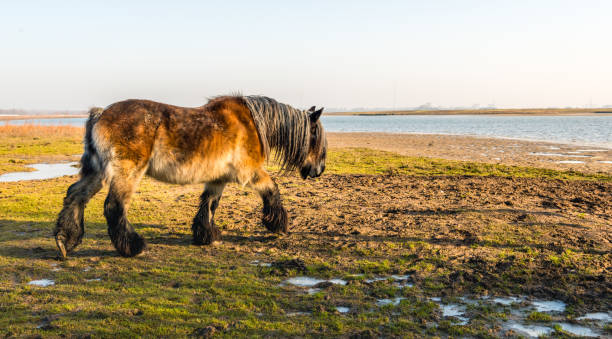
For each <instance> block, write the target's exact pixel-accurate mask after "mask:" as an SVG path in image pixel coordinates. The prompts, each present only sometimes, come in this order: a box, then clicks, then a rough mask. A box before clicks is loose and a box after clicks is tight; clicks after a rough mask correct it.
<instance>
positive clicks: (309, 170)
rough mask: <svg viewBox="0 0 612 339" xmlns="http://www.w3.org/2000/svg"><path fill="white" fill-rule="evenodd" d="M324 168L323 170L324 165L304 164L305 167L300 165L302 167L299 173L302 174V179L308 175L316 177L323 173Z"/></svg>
mask: <svg viewBox="0 0 612 339" xmlns="http://www.w3.org/2000/svg"><path fill="white" fill-rule="evenodd" d="M324 170H325V165H323V166H321V167H311V166H306V167H302V169H301V170H300V175H301V176H302V179H307V178H309V177H310V178H317V177H320V176H321V174H323V171H324Z"/></svg>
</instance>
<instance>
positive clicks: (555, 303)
mask: <svg viewBox="0 0 612 339" xmlns="http://www.w3.org/2000/svg"><path fill="white" fill-rule="evenodd" d="M531 305H533V306H534V307H535V309H536V310H537V311H538V312H563V311H565V303H564V302H563V301H559V300H535V301H532V302H531Z"/></svg>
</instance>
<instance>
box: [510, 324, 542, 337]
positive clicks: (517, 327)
mask: <svg viewBox="0 0 612 339" xmlns="http://www.w3.org/2000/svg"><path fill="white" fill-rule="evenodd" d="M506 328H508V329H511V330H513V331H516V332H518V333H519V334H524V335H527V336H529V337H531V338H537V337H539V336H542V335H548V334H550V333H552V331H553V329H552V328H550V327H545V326H539V325H523V324H519V323H516V322H512V323H510V324H509V325H507V326H506Z"/></svg>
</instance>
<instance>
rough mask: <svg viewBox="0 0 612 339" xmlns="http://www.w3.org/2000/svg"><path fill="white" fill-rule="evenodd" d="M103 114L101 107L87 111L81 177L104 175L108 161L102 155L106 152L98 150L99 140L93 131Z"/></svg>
mask: <svg viewBox="0 0 612 339" xmlns="http://www.w3.org/2000/svg"><path fill="white" fill-rule="evenodd" d="M103 112H104V109H103V108H101V107H93V108H92V109H90V110H89V118H87V123H86V124H85V140H84V144H85V146H84V148H85V149H84V152H83V156H82V157H81V176H88V175H93V174H98V175H104V172H105V170H106V165H107V163H108V161H107V159H106V157H105V156H104V155H105V153H107V152H105V151H104V150H102V149H100V146H101V145H99V144H98V142H97V141H98V140H99V139H98V138H97V137H96V131H95V129H94V127H95V125H96V123H97V122H98V119H99V118H100V115H102V113H103Z"/></svg>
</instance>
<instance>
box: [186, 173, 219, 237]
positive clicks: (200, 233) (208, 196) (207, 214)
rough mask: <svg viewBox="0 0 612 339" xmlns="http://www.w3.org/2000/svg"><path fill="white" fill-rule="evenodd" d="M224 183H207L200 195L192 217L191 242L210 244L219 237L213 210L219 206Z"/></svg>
mask: <svg viewBox="0 0 612 339" xmlns="http://www.w3.org/2000/svg"><path fill="white" fill-rule="evenodd" d="M224 188H225V183H218V182H215V183H207V184H206V185H205V187H204V193H202V196H200V208H199V210H198V213H197V214H196V216H195V217H194V218H193V225H192V226H191V230H192V231H193V244H194V245H210V244H212V243H213V242H214V241H215V240H219V239H220V238H221V231H219V228H217V225H215V221H214V217H215V210H216V209H217V206H219V200H221V194H223V189H224Z"/></svg>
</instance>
